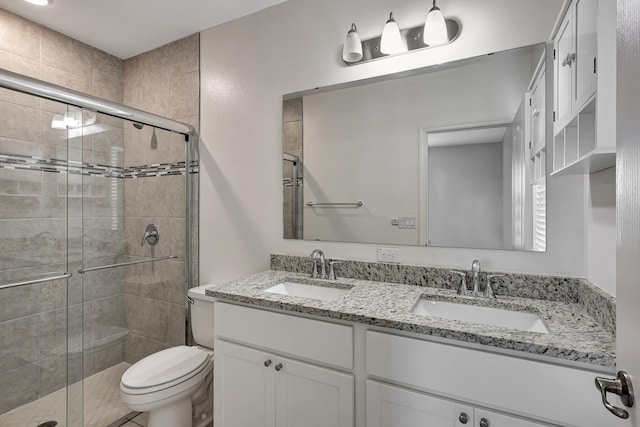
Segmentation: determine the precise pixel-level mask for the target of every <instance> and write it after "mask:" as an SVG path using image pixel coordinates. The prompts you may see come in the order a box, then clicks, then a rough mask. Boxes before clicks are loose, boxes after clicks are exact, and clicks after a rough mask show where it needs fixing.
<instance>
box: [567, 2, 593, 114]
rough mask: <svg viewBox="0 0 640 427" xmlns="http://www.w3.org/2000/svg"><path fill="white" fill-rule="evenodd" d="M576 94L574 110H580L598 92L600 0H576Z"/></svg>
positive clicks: (574, 66) (573, 65)
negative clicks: (597, 58) (597, 64)
mask: <svg viewBox="0 0 640 427" xmlns="http://www.w3.org/2000/svg"><path fill="white" fill-rule="evenodd" d="M574 5H575V6H574V19H575V51H574V52H575V60H574V62H573V64H572V67H573V68H574V73H575V83H574V88H575V95H574V105H573V107H572V109H573V112H574V113H575V112H577V111H578V110H580V109H581V108H582V107H583V106H584V104H585V103H586V102H587V101H588V100H589V98H591V96H593V94H594V93H595V92H596V71H597V66H596V57H597V26H598V0H574Z"/></svg>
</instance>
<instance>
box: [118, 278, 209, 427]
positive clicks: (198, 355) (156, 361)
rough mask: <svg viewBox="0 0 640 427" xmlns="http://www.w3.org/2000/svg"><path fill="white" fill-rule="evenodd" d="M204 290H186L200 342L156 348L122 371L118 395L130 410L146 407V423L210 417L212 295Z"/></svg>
mask: <svg viewBox="0 0 640 427" xmlns="http://www.w3.org/2000/svg"><path fill="white" fill-rule="evenodd" d="M204 289H205V286H199V287H196V288H192V289H189V296H190V297H191V299H192V301H193V302H194V303H193V304H192V306H191V329H192V332H193V336H194V340H195V341H196V342H197V343H199V344H200V346H193V347H189V346H184V345H180V346H176V347H171V348H168V349H166V350H162V351H159V352H157V353H154V354H152V355H150V356H147V357H145V358H144V359H142V360H140V361H138V362H136V363H135V364H133V365H132V366H131V367H129V369H127V371H126V372H125V373H124V374H123V375H122V379H121V381H120V397H121V399H122V401H123V402H124V403H125V404H126V405H127V407H129V408H130V409H131V410H133V411H140V412H149V421H148V424H147V426H148V427H177V426H179V427H204V426H206V425H207V424H209V423H211V421H212V420H213V299H212V298H209V297H207V296H205V295H204Z"/></svg>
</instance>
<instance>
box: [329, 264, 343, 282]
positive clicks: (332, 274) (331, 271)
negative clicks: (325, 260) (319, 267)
mask: <svg viewBox="0 0 640 427" xmlns="http://www.w3.org/2000/svg"><path fill="white" fill-rule="evenodd" d="M336 264H342V262H341V261H329V280H337V279H338V278H337V277H336V272H335V270H334V269H333V266H334V265H336Z"/></svg>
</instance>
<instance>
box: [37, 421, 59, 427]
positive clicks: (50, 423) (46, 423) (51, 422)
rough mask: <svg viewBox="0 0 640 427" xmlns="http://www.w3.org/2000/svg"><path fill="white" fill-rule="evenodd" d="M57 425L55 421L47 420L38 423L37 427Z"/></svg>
mask: <svg viewBox="0 0 640 427" xmlns="http://www.w3.org/2000/svg"><path fill="white" fill-rule="evenodd" d="M57 425H58V422H57V421H47V422H45V423H42V424H38V426H37V427H56V426H57Z"/></svg>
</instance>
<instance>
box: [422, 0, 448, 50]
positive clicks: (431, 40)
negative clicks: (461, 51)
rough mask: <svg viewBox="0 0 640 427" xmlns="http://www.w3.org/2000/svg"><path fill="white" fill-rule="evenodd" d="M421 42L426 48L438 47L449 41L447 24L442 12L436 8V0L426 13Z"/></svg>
mask: <svg viewBox="0 0 640 427" xmlns="http://www.w3.org/2000/svg"><path fill="white" fill-rule="evenodd" d="M422 41H423V42H424V44H426V45H427V46H438V45H441V44H445V43H447V42H448V41H449V34H447V23H446V22H445V19H444V15H443V14H442V11H441V10H440V8H439V7H438V6H436V0H433V7H432V8H431V10H430V11H429V13H427V19H426V21H425V23H424V31H423V32H422Z"/></svg>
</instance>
